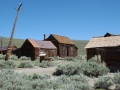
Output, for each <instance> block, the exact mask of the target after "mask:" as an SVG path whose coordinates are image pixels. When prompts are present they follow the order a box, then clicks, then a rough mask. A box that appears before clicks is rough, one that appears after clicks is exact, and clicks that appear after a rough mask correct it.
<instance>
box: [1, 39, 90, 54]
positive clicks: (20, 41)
mask: <svg viewBox="0 0 120 90" xmlns="http://www.w3.org/2000/svg"><path fill="white" fill-rule="evenodd" d="M0 38H2V46H7V45H8V42H9V38H6V37H0ZM24 41H25V40H24V39H15V38H14V39H13V42H12V45H16V46H17V47H18V48H19V47H21V46H22V44H23V43H24ZM72 41H73V42H74V43H75V45H76V46H77V47H78V54H82V55H85V54H86V52H85V49H84V47H85V45H86V44H87V43H88V40H72ZM0 43H1V39H0ZM0 46H1V44H0Z"/></svg>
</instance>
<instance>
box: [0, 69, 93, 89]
mask: <svg viewBox="0 0 120 90" xmlns="http://www.w3.org/2000/svg"><path fill="white" fill-rule="evenodd" d="M76 79H77V81H76ZM0 89H1V90H91V87H90V85H89V84H88V80H87V78H86V77H85V76H84V75H78V76H73V77H72V76H71V77H69V76H65V75H62V76H60V77H59V78H57V79H54V80H52V79H51V78H50V76H48V75H40V74H35V73H34V74H32V75H26V74H24V73H15V72H14V71H11V70H2V71H1V73H0Z"/></svg>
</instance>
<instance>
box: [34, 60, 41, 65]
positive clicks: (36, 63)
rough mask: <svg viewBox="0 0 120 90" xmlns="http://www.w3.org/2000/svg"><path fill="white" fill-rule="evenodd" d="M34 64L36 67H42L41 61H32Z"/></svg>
mask: <svg viewBox="0 0 120 90" xmlns="http://www.w3.org/2000/svg"><path fill="white" fill-rule="evenodd" d="M32 64H33V65H34V66H39V65H40V60H34V61H32Z"/></svg>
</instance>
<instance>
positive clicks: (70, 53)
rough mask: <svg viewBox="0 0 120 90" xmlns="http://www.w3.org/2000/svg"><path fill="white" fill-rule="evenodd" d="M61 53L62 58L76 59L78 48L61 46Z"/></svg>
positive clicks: (66, 45)
mask: <svg viewBox="0 0 120 90" xmlns="http://www.w3.org/2000/svg"><path fill="white" fill-rule="evenodd" d="M71 47H72V48H71ZM59 53H60V57H76V56H77V48H76V47H75V46H74V45H69V44H59Z"/></svg>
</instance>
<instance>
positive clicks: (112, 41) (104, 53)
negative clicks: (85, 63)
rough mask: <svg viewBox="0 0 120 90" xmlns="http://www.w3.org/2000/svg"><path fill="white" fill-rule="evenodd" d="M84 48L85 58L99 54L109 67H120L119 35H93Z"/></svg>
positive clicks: (115, 68) (114, 68)
mask: <svg viewBox="0 0 120 90" xmlns="http://www.w3.org/2000/svg"><path fill="white" fill-rule="evenodd" d="M85 49H86V54H87V60H89V59H90V58H92V57H94V56H95V55H100V56H101V60H102V61H105V63H106V65H107V66H108V67H109V68H110V69H113V70H117V69H120V35H114V34H110V33H106V34H105V35H104V36H100V37H93V38H92V39H91V40H90V41H89V42H88V44H87V45H86V46H85Z"/></svg>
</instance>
